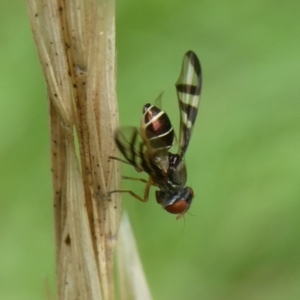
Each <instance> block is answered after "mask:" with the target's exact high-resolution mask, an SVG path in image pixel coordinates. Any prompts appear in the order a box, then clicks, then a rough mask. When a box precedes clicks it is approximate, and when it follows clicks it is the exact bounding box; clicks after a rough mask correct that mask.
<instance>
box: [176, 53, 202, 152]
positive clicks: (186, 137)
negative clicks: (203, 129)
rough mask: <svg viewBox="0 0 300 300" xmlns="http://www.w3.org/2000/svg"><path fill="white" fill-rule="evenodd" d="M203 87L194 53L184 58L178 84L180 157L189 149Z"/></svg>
mask: <svg viewBox="0 0 300 300" xmlns="http://www.w3.org/2000/svg"><path fill="white" fill-rule="evenodd" d="M201 86H202V72H201V66H200V62H199V59H198V57H197V55H196V54H195V53H194V52H193V51H188V52H187V53H186V54H185V56H184V57H183V63H182V70H181V73H180V76H179V79H178V81H177V82H176V89H177V96H178V102H179V109H180V136H179V143H180V145H179V155H180V156H182V157H183V156H184V155H185V152H186V150H187V148H188V145H189V142H190V139H191V134H192V130H193V127H194V123H195V120H196V117H197V113H198V106H199V100H200V93H201Z"/></svg>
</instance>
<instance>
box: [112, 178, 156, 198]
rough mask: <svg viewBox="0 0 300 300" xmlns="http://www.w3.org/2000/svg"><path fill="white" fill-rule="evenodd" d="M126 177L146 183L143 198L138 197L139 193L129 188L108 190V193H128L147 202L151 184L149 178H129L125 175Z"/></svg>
mask: <svg viewBox="0 0 300 300" xmlns="http://www.w3.org/2000/svg"><path fill="white" fill-rule="evenodd" d="M126 179H132V180H138V181H141V182H145V183H146V186H145V190H144V198H142V197H140V196H139V195H137V194H136V193H135V192H133V191H131V190H114V191H111V192H109V195H111V194H112V193H128V194H130V195H131V196H132V197H134V198H135V199H137V200H139V201H142V202H147V201H148V198H149V191H150V187H151V185H152V181H151V179H150V178H149V179H148V180H145V179H141V178H131V177H127V178H126Z"/></svg>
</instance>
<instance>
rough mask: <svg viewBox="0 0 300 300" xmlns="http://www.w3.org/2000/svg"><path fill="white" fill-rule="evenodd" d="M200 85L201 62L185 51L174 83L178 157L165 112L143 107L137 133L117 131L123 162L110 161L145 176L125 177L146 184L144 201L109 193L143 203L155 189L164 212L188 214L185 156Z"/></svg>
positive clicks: (130, 129) (126, 129)
mask: <svg viewBox="0 0 300 300" xmlns="http://www.w3.org/2000/svg"><path fill="white" fill-rule="evenodd" d="M201 84H202V74H201V67H200V62H199V60H198V58H197V56H196V54H195V53H194V52H192V51H188V52H187V53H186V54H185V56H184V58H183V64H182V70H181V73H180V76H179V79H178V81H177V83H176V89H177V96H178V103H179V109H180V136H179V149H178V153H176V154H173V153H171V152H169V149H170V148H171V147H172V146H174V144H175V142H176V139H175V134H174V129H173V127H172V124H171V121H170V119H169V117H168V115H167V114H166V113H165V112H164V111H162V110H161V109H160V108H158V107H156V106H154V105H151V104H146V105H144V107H143V116H142V119H141V124H140V128H139V129H138V128H136V127H121V128H120V129H118V130H117V132H116V135H115V141H116V144H117V146H118V148H119V150H120V151H121V153H122V154H123V155H124V157H125V159H126V161H123V160H121V159H118V158H115V157H111V158H114V159H118V160H120V161H122V162H125V163H129V164H131V165H133V166H134V167H135V169H136V170H137V171H138V172H142V171H144V172H146V173H148V175H149V179H148V180H144V179H135V178H129V177H124V178H125V179H133V180H139V181H142V182H145V183H146V187H145V191H144V196H143V197H140V196H138V195H137V194H135V193H134V192H133V191H131V190H116V191H112V192H127V193H130V194H131V195H132V196H133V197H135V198H137V199H139V200H141V201H144V202H146V201H147V200H148V196H149V190H150V187H151V186H156V187H158V188H159V190H158V191H156V200H157V202H158V203H159V204H161V205H162V207H163V208H164V209H165V210H166V211H168V212H169V213H172V214H178V217H181V216H183V215H184V214H185V213H186V212H187V210H188V209H189V207H190V205H191V203H192V200H193V197H194V193H193V190H192V189H191V188H190V187H186V186H185V184H186V179H187V173H186V166H185V163H184V156H185V153H186V151H187V148H188V145H189V142H190V138H191V134H192V130H193V126H194V122H195V120H196V116H197V112H198V105H199V96H200V92H201Z"/></svg>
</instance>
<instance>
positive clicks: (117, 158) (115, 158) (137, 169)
mask: <svg viewBox="0 0 300 300" xmlns="http://www.w3.org/2000/svg"><path fill="white" fill-rule="evenodd" d="M108 158H110V159H114V160H117V161H119V162H121V163H123V164H127V165H130V166H132V164H131V163H130V162H128V161H126V160H125V159H121V158H119V157H115V156H109V157H108ZM134 168H135V169H136V171H138V172H142V171H143V170H141V169H139V168H137V167H134Z"/></svg>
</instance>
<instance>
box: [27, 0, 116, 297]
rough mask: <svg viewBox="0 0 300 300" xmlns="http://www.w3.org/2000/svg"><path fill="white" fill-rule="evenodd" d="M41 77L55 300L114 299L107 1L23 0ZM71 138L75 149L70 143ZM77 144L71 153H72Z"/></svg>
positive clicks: (110, 12) (112, 103) (112, 95)
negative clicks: (45, 93) (49, 154)
mask: <svg viewBox="0 0 300 300" xmlns="http://www.w3.org/2000/svg"><path fill="white" fill-rule="evenodd" d="M27 6H28V11H29V15H30V21H31V26H32V30H33V33H34V39H35V43H36V46H37V50H38V54H39V58H40V62H41V65H42V69H43V72H44V75H45V78H46V82H47V89H48V99H49V111H50V128H51V147H52V172H53V190H54V214H55V237H56V257H57V261H56V262H57V281H58V299H70V300H74V299H87V300H93V299H97V300H99V299H104V300H106V299H114V275H113V254H114V249H115V244H116V237H117V231H118V227H119V220H120V212H121V199H120V195H119V194H113V195H112V197H111V198H109V197H107V194H108V191H110V190H113V189H115V188H116V187H118V186H119V184H120V172H119V169H118V163H117V162H115V161H109V160H108V156H109V155H115V152H116V149H115V145H114V142H113V132H114V130H115V128H116V127H117V125H118V114H117V102H116V92H115V20H114V1H112V0H100V1H96V0H74V1H73V0H65V1H63V0H27ZM77 139H78V146H77ZM78 148H79V150H78Z"/></svg>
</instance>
